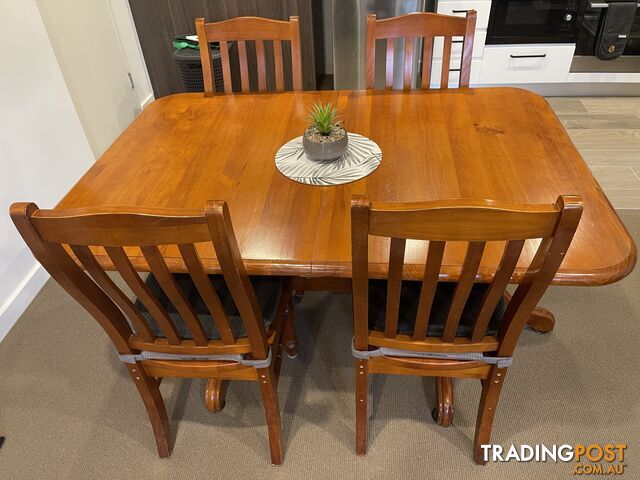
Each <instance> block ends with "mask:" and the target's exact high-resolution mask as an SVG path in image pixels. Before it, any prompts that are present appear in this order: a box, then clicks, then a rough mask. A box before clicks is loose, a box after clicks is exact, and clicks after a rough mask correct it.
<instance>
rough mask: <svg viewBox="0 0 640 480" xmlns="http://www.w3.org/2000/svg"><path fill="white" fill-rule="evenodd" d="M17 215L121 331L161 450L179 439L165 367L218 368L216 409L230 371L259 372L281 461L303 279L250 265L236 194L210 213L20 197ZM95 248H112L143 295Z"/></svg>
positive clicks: (34, 246) (35, 248)
mask: <svg viewBox="0 0 640 480" xmlns="http://www.w3.org/2000/svg"><path fill="white" fill-rule="evenodd" d="M11 217H12V219H13V222H14V224H15V225H16V227H17V229H18V231H19V232H20V234H21V235H22V237H23V238H24V240H25V242H26V243H27V245H28V246H29V248H30V249H31V251H32V252H33V254H34V255H35V257H36V258H37V259H38V261H39V262H40V263H41V264H42V265H43V266H44V267H45V268H46V269H47V271H48V272H49V273H50V274H51V276H52V277H53V278H54V279H55V280H56V281H58V283H60V285H61V286H62V287H63V288H64V289H65V290H66V291H67V292H68V293H69V294H70V295H71V296H72V297H73V298H75V299H76V300H77V301H78V302H79V303H80V304H81V305H82V306H83V307H84V308H85V309H86V310H87V311H88V312H89V313H90V314H91V315H93V317H94V318H95V319H96V320H97V321H98V323H100V325H101V326H102V328H103V329H104V330H105V332H106V333H107V335H109V337H110V338H111V340H112V342H113V344H114V346H115V347H116V349H117V350H118V353H119V356H120V359H121V360H122V361H123V362H124V363H125V365H126V367H127V368H128V370H129V373H130V375H131V378H132V379H133V382H134V383H135V385H136V387H137V388H138V392H139V393H140V396H141V397H142V401H143V402H144V405H145V407H146V409H147V413H148V414H149V418H150V420H151V424H152V426H153V431H154V434H155V438H156V443H157V447H158V454H159V455H160V457H168V456H169V455H170V454H171V450H172V446H173V439H172V437H171V433H170V429H169V419H168V417H167V412H166V410H165V406H164V403H163V400H162V397H161V395H160V389H159V386H160V382H161V380H162V378H163V377H188V378H207V379H210V380H209V382H208V385H207V390H206V393H205V402H206V405H207V407H208V408H209V410H212V411H219V410H221V409H222V408H223V407H224V396H225V392H226V387H227V384H228V381H229V380H250V381H255V382H258V385H259V386H260V390H261V393H262V400H263V402H264V410H265V414H266V417H267V425H268V431H269V444H270V448H271V461H272V463H274V464H280V463H281V461H282V451H281V445H280V410H279V407H278V396H277V392H276V388H277V383H278V377H279V374H280V365H281V360H282V350H283V348H284V344H285V343H287V342H292V343H295V335H294V333H293V332H294V327H293V312H292V306H291V286H290V282H289V281H288V280H286V279H283V278H277V277H265V278H251V279H250V278H249V277H248V276H247V272H246V270H245V267H244V263H243V261H242V258H241V257H240V252H239V250H238V243H237V241H236V238H235V234H234V231H233V227H232V224H231V219H230V217H229V211H228V209H227V205H226V204H225V202H222V201H212V202H209V203H208V204H207V206H206V210H205V212H204V213H202V212H184V211H178V210H169V209H150V208H145V209H135V210H134V209H132V208H102V209H74V210H39V209H38V207H37V206H36V205H35V204H33V203H16V204H13V205H12V206H11ZM199 242H212V243H213V247H214V248H215V251H216V254H217V258H218V261H219V264H220V270H221V271H222V276H207V274H206V273H205V271H204V269H203V267H202V264H201V261H200V257H199V256H198V253H197V250H196V247H195V244H196V243H199ZM165 245H177V247H178V249H179V251H180V254H181V256H182V260H183V262H184V265H183V266H182V267H183V269H184V271H185V272H187V273H185V274H177V275H172V274H171V273H170V272H169V269H168V266H167V264H166V263H165V261H164V259H163V257H162V254H161V253H160V247H161V246H165ZM90 247H102V248H104V251H106V254H107V255H108V257H109V258H110V261H111V262H112V263H113V266H115V268H116V269H117V271H118V272H119V273H120V276H121V277H122V279H123V280H124V282H125V283H126V284H127V285H128V286H129V288H130V289H131V291H132V292H133V293H134V294H135V295H136V297H137V299H138V300H137V301H136V302H135V303H134V302H133V301H132V300H130V299H129V297H128V296H127V295H126V294H125V292H124V291H123V290H122V289H121V288H120V287H118V285H117V284H116V283H115V282H114V281H113V280H112V279H111V277H110V276H109V275H107V273H106V272H105V270H104V269H103V266H102V265H101V264H100V263H99V262H98V259H97V258H96V257H95V256H94V254H93V253H92V250H91V249H90ZM140 251H141V252H142V255H143V257H144V259H145V260H146V263H147V264H148V268H149V271H150V272H151V275H149V277H148V279H147V280H146V281H143V280H142V278H141V277H140V275H139V274H138V272H137V271H136V270H135V268H134V266H133V265H132V262H131V259H130V258H129V256H128V254H127V252H129V255H132V254H138V255H139V252H140ZM70 252H73V256H75V258H76V259H77V261H75V260H74V258H73V256H72V255H71V254H70ZM80 265H82V267H84V270H86V272H85V271H84V270H83V268H82V267H80Z"/></svg>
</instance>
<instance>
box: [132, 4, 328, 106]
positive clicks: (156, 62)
mask: <svg viewBox="0 0 640 480" xmlns="http://www.w3.org/2000/svg"><path fill="white" fill-rule="evenodd" d="M312 1H313V0H243V1H240V2H239V1H235V0H129V4H130V5H131V12H132V14H133V19H134V22H135V24H136V29H137V31H138V36H139V38H140V44H141V47H142V53H143V54H144V58H145V62H146V64H147V69H148V71H149V77H150V78H151V85H152V87H153V92H154V94H155V96H156V98H160V97H164V96H166V95H170V94H172V93H177V92H182V91H184V89H183V88H182V84H181V82H180V77H179V76H178V72H177V70H176V66H175V64H174V61H173V46H172V41H173V37H174V36H175V35H180V34H191V33H195V24H194V21H195V19H196V18H198V17H204V18H205V19H206V20H207V21H220V20H227V19H229V18H234V17H239V16H249V15H253V16H258V17H265V18H273V19H277V20H287V19H288V18H289V17H290V16H291V15H298V16H299V17H300V37H301V44H302V82H303V87H304V88H305V90H314V89H315V88H316V59H315V53H314V52H315V48H314V32H313V23H314V22H313V8H312ZM287 43H288V42H285V44H284V45H283V53H284V57H285V61H284V69H285V79H286V81H285V88H287V89H291V78H290V77H291V75H290V71H291V53H290V52H291V50H290V46H289V45H288V44H287ZM265 47H266V53H267V82H268V86H269V88H270V89H271V88H273V84H274V82H275V79H274V73H273V50H272V46H271V44H270V42H267V44H266V45H265ZM236 50H237V49H235V48H234V49H232V52H231V59H232V65H231V71H232V78H233V81H234V85H235V84H238V80H239V73H238V67H237V52H236ZM247 50H248V54H249V74H250V83H251V88H257V85H256V83H257V80H256V79H257V72H256V69H257V67H256V60H255V46H254V45H253V43H252V42H249V43H248V44H247Z"/></svg>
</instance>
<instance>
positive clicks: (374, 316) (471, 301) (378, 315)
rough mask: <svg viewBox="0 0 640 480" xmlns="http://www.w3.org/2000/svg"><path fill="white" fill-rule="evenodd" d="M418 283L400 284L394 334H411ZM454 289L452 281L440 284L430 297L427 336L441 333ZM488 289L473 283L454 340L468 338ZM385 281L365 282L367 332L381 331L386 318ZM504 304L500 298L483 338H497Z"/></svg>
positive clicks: (417, 295) (414, 317)
mask: <svg viewBox="0 0 640 480" xmlns="http://www.w3.org/2000/svg"><path fill="white" fill-rule="evenodd" d="M421 286H422V283H421V282H410V281H403V282H402V290H401V296H400V311H399V313H398V333H399V334H404V335H413V330H414V326H415V322H416V313H417V311H418V302H419V300H420V288H421ZM455 288H456V283H454V282H440V283H438V286H437V288H436V293H435V296H434V298H433V306H432V308H431V313H430V315H429V326H428V328H427V336H428V337H441V336H442V334H443V333H444V324H445V322H446V319H447V314H448V313H449V305H450V304H451V300H452V298H453V293H454V291H455ZM488 289H489V284H485V283H477V284H474V286H473V288H472V289H471V293H470V294H469V298H468V300H467V303H466V305H465V308H464V311H463V312H462V317H461V318H460V323H459V324H458V329H457V331H456V336H457V337H471V335H472V333H473V327H474V323H475V319H476V317H477V315H478V312H479V311H480V310H479V309H480V307H481V306H482V300H483V299H484V296H485V293H486V292H487V290H488ZM386 298H387V281H386V280H369V329H370V330H377V331H381V332H383V331H384V323H385V315H386ZM505 309H506V303H505V301H504V299H502V298H501V299H500V301H499V302H498V305H497V306H496V309H495V310H494V312H493V315H492V316H491V320H490V322H489V326H488V328H487V333H486V335H497V334H498V331H499V330H500V324H501V322H502V318H503V317H504V312H505Z"/></svg>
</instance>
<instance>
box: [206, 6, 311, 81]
mask: <svg viewBox="0 0 640 480" xmlns="http://www.w3.org/2000/svg"><path fill="white" fill-rule="evenodd" d="M196 32H197V33H198V40H199V42H200V58H202V59H208V61H204V60H203V61H202V75H203V78H204V90H205V92H207V93H214V92H215V82H214V80H213V67H212V63H211V55H210V53H209V44H210V43H211V42H220V55H221V60H222V77H223V81H224V93H233V87H232V82H231V63H230V59H229V42H230V41H235V42H237V45H238V58H239V62H240V83H241V88H242V91H243V92H248V91H250V87H249V65H250V64H252V62H250V61H249V56H248V55H247V42H248V41H251V42H255V53H256V64H257V71H258V91H260V92H266V91H267V70H268V69H267V57H266V54H265V41H271V42H273V48H272V51H273V61H274V76H275V80H274V84H275V89H276V91H277V92H283V91H284V86H285V80H284V63H283V56H282V53H283V43H282V42H283V41H289V42H290V43H291V45H290V49H291V73H292V78H293V90H302V64H301V60H300V26H299V24H298V17H289V21H288V22H285V21H281V20H271V19H268V18H259V17H237V18H232V19H230V20H225V21H222V22H216V23H205V20H204V18H197V19H196ZM285 49H286V45H285Z"/></svg>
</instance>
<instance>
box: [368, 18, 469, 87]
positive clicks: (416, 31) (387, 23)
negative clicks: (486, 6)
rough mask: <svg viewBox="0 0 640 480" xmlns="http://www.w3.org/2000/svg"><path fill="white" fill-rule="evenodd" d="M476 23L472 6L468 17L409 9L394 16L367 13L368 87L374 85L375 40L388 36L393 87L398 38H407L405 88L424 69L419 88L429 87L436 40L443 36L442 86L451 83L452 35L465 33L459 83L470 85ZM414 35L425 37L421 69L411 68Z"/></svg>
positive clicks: (389, 78) (388, 83)
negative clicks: (382, 16)
mask: <svg viewBox="0 0 640 480" xmlns="http://www.w3.org/2000/svg"><path fill="white" fill-rule="evenodd" d="M475 26H476V12H475V10H469V11H468V12H467V16H466V18H463V17H456V16H448V15H439V14H435V13H424V12H418V13H409V14H406V15H401V16H398V17H393V18H385V19H381V20H377V18H376V15H375V14H369V15H368V16H367V37H366V61H365V70H366V73H365V80H366V82H365V83H366V88H368V89H372V88H375V56H376V55H375V52H376V40H378V39H386V41H387V55H386V79H385V88H393V56H394V53H393V50H394V43H395V42H394V40H395V39H396V38H406V41H405V50H404V55H403V57H404V68H403V89H405V90H408V89H410V88H411V83H412V74H413V73H416V74H417V73H421V74H422V81H421V83H420V88H423V89H426V88H429V87H430V77H431V70H432V67H431V63H432V56H433V40H434V38H435V37H444V47H443V56H442V72H441V79H440V88H443V89H446V88H448V87H449V73H450V65H451V43H452V39H453V38H452V37H454V36H462V37H464V46H463V49H462V54H461V58H460V81H459V86H460V87H468V86H469V79H470V76H471V73H470V72H471V59H472V56H473V37H474V33H475ZM415 38H422V39H423V40H424V47H423V61H422V69H423V70H422V72H412V68H413V63H414V62H413V55H414V45H415V40H414V39H415Z"/></svg>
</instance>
